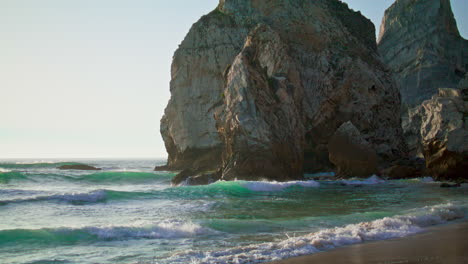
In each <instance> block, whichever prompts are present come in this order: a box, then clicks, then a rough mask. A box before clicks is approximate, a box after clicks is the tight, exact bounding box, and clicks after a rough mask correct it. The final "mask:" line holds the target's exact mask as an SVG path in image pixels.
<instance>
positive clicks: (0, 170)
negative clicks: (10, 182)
mask: <svg viewBox="0 0 468 264" xmlns="http://www.w3.org/2000/svg"><path fill="white" fill-rule="evenodd" d="M0 172H1V173H7V172H11V170H7V169H4V168H0Z"/></svg>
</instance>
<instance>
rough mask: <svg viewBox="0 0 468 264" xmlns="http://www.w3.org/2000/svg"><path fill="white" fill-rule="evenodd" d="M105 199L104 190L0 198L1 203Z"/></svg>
mask: <svg viewBox="0 0 468 264" xmlns="http://www.w3.org/2000/svg"><path fill="white" fill-rule="evenodd" d="M105 199H106V191H105V190H96V191H92V192H88V193H68V194H52V195H39V196H30V197H22V198H19V199H10V200H1V201H0V203H2V204H9V203H21V202H34V201H49V200H55V201H61V202H69V203H79V202H82V203H96V202H99V201H103V200H105Z"/></svg>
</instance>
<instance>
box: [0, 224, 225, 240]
mask: <svg viewBox="0 0 468 264" xmlns="http://www.w3.org/2000/svg"><path fill="white" fill-rule="evenodd" d="M214 233H217V231H214V230H211V229H209V228H206V227H202V226H200V225H198V224H195V223H191V222H182V221H164V222H161V223H157V224H154V225H149V226H137V225H135V226H90V227H80V228H70V227H62V228H43V229H11V230H0V245H2V244H9V243H19V242H21V243H46V244H48V243H69V244H76V243H81V242H93V241H102V240H105V241H108V240H130V239H162V238H164V239H171V238H189V237H195V236H201V235H208V234H214Z"/></svg>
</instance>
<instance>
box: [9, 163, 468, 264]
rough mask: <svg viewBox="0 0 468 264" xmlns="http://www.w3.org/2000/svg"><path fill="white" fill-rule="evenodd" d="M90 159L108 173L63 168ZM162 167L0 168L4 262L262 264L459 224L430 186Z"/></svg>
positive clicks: (457, 198)
mask: <svg viewBox="0 0 468 264" xmlns="http://www.w3.org/2000/svg"><path fill="white" fill-rule="evenodd" d="M75 163H84V164H88V165H92V166H96V167H99V168H102V170H101V171H63V170H59V169H57V167H58V166H61V165H66V164H75ZM163 163H164V161H163V160H160V161H155V160H79V161H74V160H72V161H70V160H45V161H41V160H4V161H0V263H4V264H10V263H15V264H16V263H28V264H33V263H35V264H39V263H40V264H45V263H184V264H185V263H261V262H266V261H271V260H278V259H283V258H288V257H293V256H299V255H304V254H313V253H315V252H320V251H326V250H330V249H333V248H336V247H341V246H345V245H350V244H355V243H362V242H367V241H374V240H383V239H389V238H395V237H403V236H407V235H410V234H414V233H418V232H423V231H424V230H425V229H426V228H428V227H430V226H434V225H440V224H449V223H453V222H457V221H463V220H464V219H465V217H466V216H467V213H468V199H467V194H468V186H467V185H466V184H465V185H462V187H460V188H456V189H445V188H440V187H439V185H440V183H437V182H434V181H432V179H430V178H421V179H413V180H398V181H384V180H382V179H380V178H378V177H377V176H373V177H371V178H369V179H351V180H346V181H331V180H329V181H327V180H324V181H316V180H314V175H308V177H309V178H308V179H306V180H304V181H296V182H287V183H276V182H247V181H236V182H217V183H214V184H211V185H207V186H178V187H174V186H171V182H170V181H171V178H172V177H173V176H174V175H175V174H174V173H170V172H154V171H153V168H154V166H155V165H161V164H163Z"/></svg>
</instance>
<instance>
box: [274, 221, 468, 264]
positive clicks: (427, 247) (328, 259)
mask: <svg viewBox="0 0 468 264" xmlns="http://www.w3.org/2000/svg"><path fill="white" fill-rule="evenodd" d="M305 263H321V264H322V263H326V264H334V263H336V264H338V263H340V264H341V263H346V264H358V263H366V264H367V263H372V264H400V263H405V264H413V263H418V264H421V263H430V264H463V263H468V221H464V222H459V223H453V224H449V225H442V226H437V227H432V228H430V229H428V230H427V231H426V232H424V233H420V234H416V235H413V236H408V237H404V238H399V239H391V240H385V241H377V242H371V243H364V244H357V245H352V246H348V247H343V248H338V249H335V250H332V251H328V252H320V253H317V254H313V255H308V256H301V257H296V258H291V259H286V260H282V261H276V262H271V263H270V264H305Z"/></svg>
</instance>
